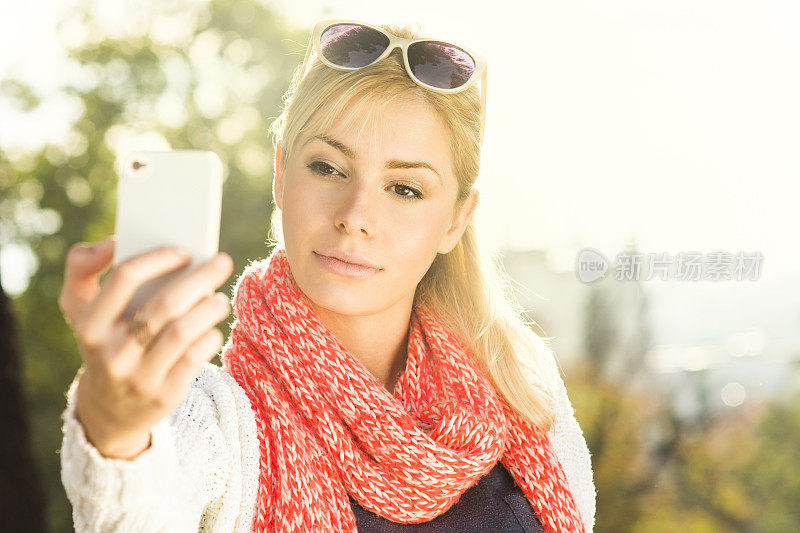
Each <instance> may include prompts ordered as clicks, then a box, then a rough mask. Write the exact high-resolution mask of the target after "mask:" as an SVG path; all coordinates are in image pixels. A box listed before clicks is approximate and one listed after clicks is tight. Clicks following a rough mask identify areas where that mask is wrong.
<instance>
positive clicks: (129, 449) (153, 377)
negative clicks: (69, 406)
mask: <svg viewBox="0 0 800 533" xmlns="http://www.w3.org/2000/svg"><path fill="white" fill-rule="evenodd" d="M114 246H115V241H114V240H113V238H107V239H105V240H103V241H100V242H99V243H97V244H96V245H95V246H93V247H92V246H88V245H85V244H75V245H73V246H72V247H71V248H70V250H69V253H68V254H67V259H66V265H65V269H64V284H63V287H62V289H61V294H60V295H59V298H58V305H59V307H60V308H61V311H62V313H63V314H64V317H65V318H66V320H67V323H68V324H69V325H70V326H71V327H72V329H73V331H74V333H75V336H76V338H77V340H78V344H79V345H80V350H81V357H82V359H83V369H82V371H83V372H82V374H81V376H80V378H79V381H78V385H77V387H78V390H77V397H76V404H75V414H76V416H77V417H78V419H79V420H80V422H81V424H82V425H83V428H84V431H85V433H86V436H87V438H88V439H89V441H90V442H91V443H92V444H93V445H94V446H95V448H97V449H98V451H100V453H101V454H102V455H104V456H106V457H113V458H124V459H132V458H134V457H136V456H137V455H139V454H140V453H141V452H143V451H144V450H146V449H147V448H148V447H149V443H150V429H151V428H152V427H153V425H155V423H156V422H158V421H159V420H161V419H162V418H163V417H164V416H166V415H168V414H170V413H172V412H173V411H174V410H175V409H176V408H177V407H178V405H180V403H181V402H182V401H183V399H184V398H185V396H186V394H187V392H188V389H189V385H190V381H191V378H192V377H193V376H194V375H195V374H196V372H197V371H198V369H199V368H200V366H201V364H202V363H203V362H205V361H208V360H210V359H212V358H213V357H214V356H215V355H216V354H217V353H218V352H219V349H220V348H221V346H222V345H223V343H224V338H223V335H222V332H221V331H220V330H219V329H217V328H216V327H215V325H216V324H218V323H219V322H220V321H222V320H224V319H225V318H226V317H228V316H229V314H230V310H231V309H230V303H229V301H228V297H227V296H225V294H223V293H215V292H214V291H215V289H216V288H217V287H219V286H220V285H222V284H223V283H225V281H226V280H227V279H228V278H229V277H230V275H231V272H232V270H233V261H232V259H231V258H230V256H229V255H228V254H225V253H220V254H218V255H217V256H216V258H219V261H220V262H219V263H217V262H215V261H214V259H215V258H212V259H210V260H209V261H207V262H205V263H203V264H201V265H198V266H197V267H196V268H194V269H192V270H187V271H186V272H185V273H183V274H182V275H180V276H178V277H176V278H175V279H173V280H171V281H170V282H169V283H168V284H167V285H165V286H164V287H162V288H161V290H160V291H159V292H158V293H156V295H155V296H153V297H152V298H151V299H150V300H148V301H147V302H145V303H144V304H142V306H141V313H140V314H141V317H142V318H143V319H144V320H146V321H147V324H148V326H149V329H150V331H151V332H152V334H153V336H154V337H153V339H152V341H151V342H150V344H149V345H148V346H142V345H141V344H139V342H138V341H137V340H136V339H135V338H134V337H133V336H132V335H131V334H130V332H129V331H128V327H129V321H128V320H127V319H126V318H125V317H124V316H123V312H124V310H125V308H126V306H127V304H128V302H129V301H130V300H131V298H132V297H133V295H134V294H135V292H136V290H137V289H138V287H139V286H140V285H142V284H143V283H145V282H146V281H148V280H150V279H152V278H156V277H158V276H160V275H162V274H165V273H167V272H170V271H173V270H177V269H178V268H182V267H186V266H187V265H188V264H189V263H190V260H191V258H190V257H189V256H188V255H182V254H181V253H180V252H179V251H178V250H177V249H176V248H174V247H170V246H164V247H160V248H155V249H152V250H149V251H146V252H143V253H141V254H138V255H136V256H133V257H130V258H128V259H126V260H125V261H123V262H122V263H120V264H119V265H118V266H117V268H115V269H114V270H112V271H111V272H110V274H109V275H108V277H107V278H106V279H105V280H104V281H103V285H102V287H101V286H100V283H99V276H100V274H101V272H103V271H105V270H106V269H107V268H108V267H109V265H110V263H111V260H112V258H113V255H114V254H113V252H114Z"/></svg>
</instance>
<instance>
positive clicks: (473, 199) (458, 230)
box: [437, 187, 478, 254]
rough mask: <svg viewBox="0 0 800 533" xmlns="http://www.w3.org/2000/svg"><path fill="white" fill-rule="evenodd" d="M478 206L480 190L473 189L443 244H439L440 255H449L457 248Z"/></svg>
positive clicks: (454, 219)
mask: <svg viewBox="0 0 800 533" xmlns="http://www.w3.org/2000/svg"><path fill="white" fill-rule="evenodd" d="M477 206H478V189H476V188H474V187H473V188H472V189H471V190H470V191H469V196H468V197H467V199H466V200H464V203H463V204H462V205H461V209H459V211H458V213H456V215H455V217H453V224H452V225H451V226H450V229H448V230H447V233H445V234H444V236H443V237H442V242H441V243H440V244H439V249H438V250H437V251H438V252H439V253H440V254H446V253H449V252H450V251H451V250H452V249H453V248H455V247H456V244H458V241H459V239H461V235H463V234H464V230H466V229H467V224H469V221H470V219H471V218H472V216H473V214H474V213H475V208H476V207H477Z"/></svg>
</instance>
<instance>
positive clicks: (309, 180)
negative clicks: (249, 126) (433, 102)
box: [273, 99, 477, 315]
mask: <svg viewBox="0 0 800 533" xmlns="http://www.w3.org/2000/svg"><path fill="white" fill-rule="evenodd" d="M378 120H380V122H378V123H376V124H375V125H376V127H377V129H378V130H379V135H378V136H377V137H378V139H377V141H376V142H377V144H374V143H373V145H372V146H370V140H371V138H370V137H371V136H370V135H369V134H360V132H361V131H366V132H368V131H370V130H369V128H364V129H363V130H362V128H361V127H360V121H357V120H356V121H352V122H354V123H356V124H359V125H358V126H350V127H346V126H339V125H338V124H340V123H341V122H337V123H335V124H337V126H335V127H334V128H333V129H332V130H330V131H326V132H323V137H322V138H311V139H307V138H301V139H300V143H298V145H297V148H296V149H295V151H294V153H293V154H291V160H290V161H287V165H286V167H285V168H280V156H281V146H280V145H279V146H278V149H277V150H276V154H275V181H274V184H273V187H274V190H273V194H274V196H275V201H276V204H277V206H278V208H279V209H281V211H282V224H283V236H284V242H285V245H286V253H287V257H288V260H289V266H290V268H291V270H292V274H293V276H294V277H295V280H296V281H297V283H298V285H299V286H300V288H301V289H302V290H303V292H304V293H305V294H306V295H307V296H308V297H309V298H310V299H311V300H312V301H313V302H314V303H315V304H317V305H319V306H321V307H323V308H326V309H328V310H330V311H333V312H336V313H339V314H343V315H368V314H375V313H378V312H381V311H383V310H386V309H388V308H390V307H391V306H393V305H407V306H408V307H409V308H410V307H411V303H413V298H414V293H415V290H416V287H417V284H418V283H419V281H420V280H421V279H422V276H423V275H424V274H425V272H427V270H428V268H429V267H430V265H431V263H432V262H433V260H434V259H435V258H436V255H437V254H438V253H447V252H449V251H450V250H452V249H453V247H455V245H456V244H457V242H458V239H459V238H460V237H461V234H462V233H463V231H464V229H465V227H466V224H467V223H468V221H469V217H471V216H472V213H473V211H474V209H475V206H476V205H477V190H475V189H473V194H472V195H471V196H470V198H469V199H468V200H467V201H466V202H465V203H464V206H463V208H462V209H461V210H460V212H459V213H456V214H455V216H454V206H455V199H456V192H457V184H456V178H455V176H454V174H453V169H452V165H451V149H450V136H449V134H448V131H447V129H446V126H445V124H444V123H443V122H441V119H440V118H439V117H438V115H437V114H436V113H435V112H434V111H433V109H432V108H430V107H428V104H426V103H424V102H422V101H419V100H416V99H404V100H400V99H395V100H392V101H391V102H389V103H388V104H386V105H385V107H384V108H383V111H382V113H381V114H380V119H378ZM337 251H338V252H342V253H345V254H350V255H355V256H359V257H360V258H362V261H361V262H368V263H370V264H372V265H375V266H376V267H377V268H374V269H360V270H358V269H357V270H352V269H351V270H348V269H347V267H348V265H347V264H344V263H341V262H338V261H336V260H335V259H333V260H332V259H328V258H326V257H325V254H335V253H336V252H337Z"/></svg>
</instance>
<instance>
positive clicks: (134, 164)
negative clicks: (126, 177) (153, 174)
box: [133, 161, 147, 170]
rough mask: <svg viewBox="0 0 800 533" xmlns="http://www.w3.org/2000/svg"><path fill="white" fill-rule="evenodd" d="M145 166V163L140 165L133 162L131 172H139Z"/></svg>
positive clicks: (137, 162)
mask: <svg viewBox="0 0 800 533" xmlns="http://www.w3.org/2000/svg"><path fill="white" fill-rule="evenodd" d="M146 166H147V165H146V164H145V163H140V162H139V161H134V162H133V170H139V169H140V168H142V167H146Z"/></svg>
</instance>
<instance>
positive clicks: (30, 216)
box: [0, 0, 800, 533]
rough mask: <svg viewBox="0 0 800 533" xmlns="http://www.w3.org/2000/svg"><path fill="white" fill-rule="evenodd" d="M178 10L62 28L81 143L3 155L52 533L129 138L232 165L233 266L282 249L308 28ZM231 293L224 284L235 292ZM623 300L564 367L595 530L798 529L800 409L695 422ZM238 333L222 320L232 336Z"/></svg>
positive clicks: (15, 84)
mask: <svg viewBox="0 0 800 533" xmlns="http://www.w3.org/2000/svg"><path fill="white" fill-rule="evenodd" d="M168 4H169V9H165V8H161V11H159V12H158V13H156V14H153V15H152V20H151V21H150V23H148V24H144V25H140V27H141V28H142V32H140V33H131V34H125V35H118V34H117V35H106V34H105V33H104V30H103V28H102V25H101V24H99V23H98V22H97V20H96V19H95V17H94V16H93V15H92V14H91V13H90V11H89V10H88V9H87V10H85V11H83V12H78V13H75V14H72V15H71V16H70V18H69V19H68V20H65V21H64V24H63V26H62V29H63V30H64V31H67V30H68V33H69V35H70V36H71V37H70V39H71V40H73V41H76V42H75V43H73V44H72V45H71V51H70V64H71V66H72V67H74V70H75V73H76V76H75V81H74V83H71V84H70V85H68V86H65V87H63V94H64V95H66V96H67V97H69V98H71V102H72V104H73V107H74V108H75V109H77V110H79V112H78V113H77V115H78V116H77V118H76V119H75V121H74V123H73V126H72V129H71V131H70V135H69V136H68V138H67V140H66V141H65V142H64V143H62V144H58V145H55V144H48V145H46V146H43V147H42V148H41V149H39V150H36V151H35V152H33V153H19V152H18V151H9V150H3V149H0V188H1V189H2V196H0V246H9V245H18V246H22V247H26V248H28V249H30V250H32V251H33V254H34V257H35V267H36V268H35V271H34V273H33V276H32V278H31V279H30V284H29V286H28V287H27V289H26V290H25V292H24V293H23V294H21V295H19V296H18V297H16V299H15V300H14V302H13V311H14V313H15V316H16V320H17V321H18V323H19V324H20V331H19V333H20V334H19V338H20V340H21V346H20V350H21V353H22V355H23V365H22V366H23V372H24V375H23V382H24V387H25V390H26V391H27V395H28V399H29V405H30V409H31V413H30V414H31V416H30V421H31V423H32V428H31V429H32V434H33V435H34V436H35V439H34V443H35V446H36V449H35V450H34V452H35V456H36V457H37V458H38V461H39V463H40V465H41V471H42V472H43V473H44V474H45V480H46V484H47V486H46V487H45V488H46V491H47V493H48V494H49V500H50V501H49V507H48V516H47V521H48V524H49V529H50V530H51V531H59V532H60V531H71V530H72V520H71V510H70V506H69V502H68V501H67V500H66V497H65V495H64V491H63V488H62V486H61V481H60V476H59V472H60V465H59V457H58V454H57V451H58V450H59V448H60V443H61V428H60V424H61V422H60V419H59V415H60V414H61V412H62V411H63V408H64V405H65V396H64V394H65V392H66V389H67V386H68V384H69V383H70V381H71V380H72V379H73V377H74V375H75V372H76V371H77V369H78V367H79V366H80V362H81V359H80V354H79V352H78V348H77V344H76V342H75V339H74V338H73V336H72V333H71V330H70V329H69V328H68V326H67V325H66V324H65V322H64V320H63V317H62V316H61V313H60V311H59V309H58V307H57V304H56V300H57V297H58V293H59V291H60V288H61V283H62V275H63V268H64V259H65V255H66V252H67V250H68V248H69V246H71V245H72V244H73V243H76V242H82V241H92V242H94V241H98V240H100V239H102V238H104V237H105V236H107V235H109V234H111V233H113V231H114V213H115V207H116V184H117V182H116V175H117V174H116V168H115V163H116V158H117V156H118V155H119V156H122V155H124V154H117V153H115V149H117V150H118V149H121V148H120V147H121V146H124V143H123V141H124V139H125V137H126V135H130V134H131V133H136V132H155V133H157V134H158V135H160V136H161V137H162V138H163V140H164V141H165V142H166V143H167V144H168V146H169V147H172V148H176V149H181V148H187V149H188V148H191V149H206V150H213V151H215V152H216V153H217V154H219V156H220V158H221V159H222V161H223V163H224V165H225V168H226V172H227V174H226V176H225V183H224V192H223V208H222V225H221V235H220V249H221V250H224V251H226V252H228V253H229V254H230V255H231V256H232V257H233V259H234V261H235V263H236V264H235V268H234V273H238V272H241V271H242V270H243V268H244V266H245V265H246V264H247V263H249V262H250V261H251V260H253V259H256V258H260V257H263V256H264V255H265V254H266V253H267V249H266V243H265V241H266V236H267V232H268V224H269V216H270V205H271V177H272V171H273V169H272V159H273V151H272V145H271V140H270V139H269V138H268V136H267V127H268V125H269V123H270V121H271V120H272V118H274V117H275V116H277V114H278V113H279V109H280V105H281V102H282V100H281V99H282V96H283V94H284V91H285V90H286V88H287V87H288V84H289V80H290V76H291V74H292V71H293V69H294V68H295V67H296V66H297V65H298V64H299V62H300V61H301V60H302V57H303V53H304V48H305V44H306V43H307V40H308V35H309V30H310V28H302V29H295V28H290V27H288V25H287V24H286V23H285V22H284V21H283V20H282V19H281V17H280V15H279V14H278V13H276V12H274V11H272V10H271V9H270V8H268V7H265V6H264V5H262V4H261V3H259V2H256V1H253V0H238V1H233V0H219V1H216V0H215V1H211V2H208V3H206V4H197V3H194V2H191V3H185V4H182V3H175V2H170V3H168ZM132 26H134V27H136V26H137V25H136V24H133V25H132ZM76 35H77V36H79V37H78V38H76V37H75V36H76ZM0 94H2V96H3V97H4V98H6V99H8V100H10V101H11V102H13V103H15V105H16V106H17V107H18V108H19V109H20V110H22V111H32V110H34V109H35V108H36V107H37V106H38V105H39V104H40V97H39V96H38V95H37V94H36V92H35V90H34V89H33V88H31V87H28V86H26V85H25V84H24V83H22V82H19V81H17V80H0ZM234 282H235V279H234V278H231V280H229V282H228V284H227V286H226V287H224V288H221V289H220V290H226V291H227V292H228V294H230V293H231V290H232V285H233V283H234ZM631 286H633V285H632V284H631ZM617 297H618V295H617V296H615V295H609V294H603V293H600V292H598V293H596V294H593V296H592V298H591V299H590V305H589V307H588V308H587V310H586V320H587V328H586V331H587V338H586V339H585V341H586V342H585V346H586V353H585V354H584V357H583V358H582V362H581V364H579V365H576V366H574V367H573V368H570V369H568V371H567V373H566V374H567V377H566V381H567V387H568V390H569V395H570V398H571V399H572V402H573V405H574V407H575V411H576V416H577V418H578V421H579V423H580V424H581V427H582V428H583V430H584V433H585V436H586V439H587V443H588V445H589V448H590V451H591V453H592V462H593V468H594V475H595V484H596V487H597V494H598V496H597V521H596V527H595V531H597V532H598V533H602V532H624V531H633V532H637V533H638V532H671V531H675V532H678V531H681V532H683V531H693V532H706V531H708V532H711V531H754V532H761V531H764V532H779V531H780V532H785V531H800V511H798V510H797V506H796V503H797V502H799V501H800V459H799V458H798V454H797V453H796V448H797V446H796V444H797V443H798V442H800V398H799V399H796V400H795V401H794V402H792V403H787V404H775V405H768V406H760V407H758V406H756V407H753V408H748V409H744V408H740V409H738V410H735V411H732V413H731V414H730V415H727V416H725V417H708V418H705V419H701V420H700V421H699V422H695V423H687V422H686V421H685V420H682V419H680V418H678V417H677V416H676V415H675V413H673V412H672V411H671V408H670V406H669V402H668V401H667V400H668V399H665V398H660V397H659V396H657V395H656V394H654V392H653V391H652V390H648V389H647V388H646V387H642V386H641V384H639V385H638V386H637V385H636V384H637V383H638V381H637V379H638V377H639V375H640V374H641V372H642V366H643V354H644V353H645V350H646V348H647V347H648V343H649V336H648V331H647V302H646V301H645V300H644V299H641V300H638V302H639V303H638V304H636V305H634V307H632V309H633V312H632V314H631V315H629V316H620V315H619V309H620V308H622V307H624V306H621V305H618V304H619V301H618V300H616V299H615V298H617ZM634 301H637V300H636V296H635V295H634ZM629 324H633V325H634V326H635V327H634V328H633V329H632V330H630V331H622V330H621V325H629ZM229 326H230V325H229V324H222V325H221V326H220V327H221V329H223V333H224V334H225V335H226V337H227V335H228V333H229ZM215 362H216V363H217V364H219V361H218V359H217V360H216V361H215Z"/></svg>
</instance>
